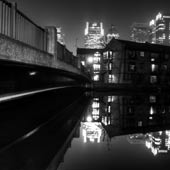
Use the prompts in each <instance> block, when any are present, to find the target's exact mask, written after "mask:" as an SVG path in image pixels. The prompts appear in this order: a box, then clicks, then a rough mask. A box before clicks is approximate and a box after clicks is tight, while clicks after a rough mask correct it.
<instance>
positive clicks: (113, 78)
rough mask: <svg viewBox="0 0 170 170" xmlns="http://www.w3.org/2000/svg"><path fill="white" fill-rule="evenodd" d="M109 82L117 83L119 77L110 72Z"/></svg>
mask: <svg viewBox="0 0 170 170" xmlns="http://www.w3.org/2000/svg"><path fill="white" fill-rule="evenodd" d="M108 81H109V83H116V82H117V78H116V77H115V75H113V74H109V80H108Z"/></svg>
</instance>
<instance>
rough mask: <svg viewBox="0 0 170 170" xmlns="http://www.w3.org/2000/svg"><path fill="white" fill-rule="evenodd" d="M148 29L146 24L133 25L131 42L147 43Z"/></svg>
mask: <svg viewBox="0 0 170 170" xmlns="http://www.w3.org/2000/svg"><path fill="white" fill-rule="evenodd" d="M149 35H150V28H149V25H148V24H146V23H133V25H132V26H131V40H132V41H135V42H139V43H145V42H149Z"/></svg>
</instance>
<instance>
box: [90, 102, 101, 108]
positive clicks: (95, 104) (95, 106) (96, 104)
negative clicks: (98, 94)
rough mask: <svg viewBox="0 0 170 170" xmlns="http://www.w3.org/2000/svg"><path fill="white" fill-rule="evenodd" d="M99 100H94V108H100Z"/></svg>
mask: <svg viewBox="0 0 170 170" xmlns="http://www.w3.org/2000/svg"><path fill="white" fill-rule="evenodd" d="M99 105H100V104H99V102H93V104H92V108H99Z"/></svg>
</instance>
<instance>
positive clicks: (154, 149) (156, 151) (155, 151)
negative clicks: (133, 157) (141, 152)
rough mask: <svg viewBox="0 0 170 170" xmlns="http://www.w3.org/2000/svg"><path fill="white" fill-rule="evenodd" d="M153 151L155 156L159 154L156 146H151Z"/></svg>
mask: <svg viewBox="0 0 170 170" xmlns="http://www.w3.org/2000/svg"><path fill="white" fill-rule="evenodd" d="M151 152H152V153H153V155H154V156H156V155H157V154H158V150H157V149H156V148H153V147H152V148H151Z"/></svg>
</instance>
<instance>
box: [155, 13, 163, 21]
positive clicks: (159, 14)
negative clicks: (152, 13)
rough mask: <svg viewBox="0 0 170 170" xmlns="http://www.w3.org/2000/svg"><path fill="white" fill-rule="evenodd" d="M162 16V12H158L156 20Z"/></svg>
mask: <svg viewBox="0 0 170 170" xmlns="http://www.w3.org/2000/svg"><path fill="white" fill-rule="evenodd" d="M161 18H162V14H161V13H160V12H159V13H158V15H157V16H156V20H159V19H161Z"/></svg>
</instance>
